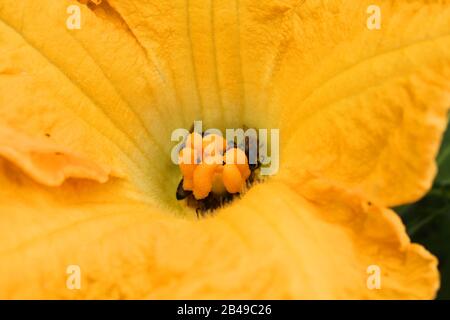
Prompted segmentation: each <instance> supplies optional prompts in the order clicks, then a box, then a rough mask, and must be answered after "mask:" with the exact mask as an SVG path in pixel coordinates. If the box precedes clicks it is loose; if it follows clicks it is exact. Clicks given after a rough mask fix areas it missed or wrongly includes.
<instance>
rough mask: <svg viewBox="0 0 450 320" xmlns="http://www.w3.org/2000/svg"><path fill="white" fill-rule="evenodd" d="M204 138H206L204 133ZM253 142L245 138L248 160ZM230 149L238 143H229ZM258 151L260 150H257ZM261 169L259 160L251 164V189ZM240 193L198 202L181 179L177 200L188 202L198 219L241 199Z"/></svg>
mask: <svg viewBox="0 0 450 320" xmlns="http://www.w3.org/2000/svg"><path fill="white" fill-rule="evenodd" d="M243 128H244V131H245V130H247V129H248V128H247V127H246V126H243ZM193 131H194V126H192V127H191V129H190V133H192V132H193ZM202 136H204V132H202ZM251 142H252V141H251V140H250V138H249V137H248V136H246V137H245V144H244V146H245V150H244V151H245V155H246V156H247V159H250V150H251V149H250V147H251V146H250V143H251ZM253 143H256V146H257V147H258V146H259V139H258V137H256V141H255V142H253ZM228 144H229V148H236V146H237V143H236V141H228ZM256 150H258V148H256ZM256 158H257V159H258V154H257V155H256ZM260 167H261V163H260V161H259V159H258V160H257V162H256V163H252V164H250V163H249V168H250V172H251V174H250V176H249V178H248V179H247V181H246V186H247V188H249V187H250V186H251V185H252V184H253V183H254V182H255V181H257V179H258V170H259V168H260ZM239 196H240V194H239V193H235V194H231V193H228V192H226V193H225V194H221V195H217V194H214V193H210V194H209V195H208V196H207V197H206V198H205V199H202V200H197V199H195V197H194V195H193V193H192V191H188V190H184V189H183V179H181V181H180V183H179V184H178V187H177V192H176V198H177V200H186V204H187V206H188V207H191V208H193V209H195V212H196V214H197V217H200V216H204V215H206V214H207V213H210V212H213V211H214V210H216V209H218V208H220V207H223V206H225V205H226V204H228V203H230V202H232V201H233V200H234V199H235V198H236V197H239Z"/></svg>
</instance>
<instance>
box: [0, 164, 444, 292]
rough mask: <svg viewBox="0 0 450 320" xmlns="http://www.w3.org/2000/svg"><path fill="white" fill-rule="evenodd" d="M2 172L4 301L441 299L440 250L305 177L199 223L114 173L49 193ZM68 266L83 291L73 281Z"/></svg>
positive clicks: (257, 192)
mask: <svg viewBox="0 0 450 320" xmlns="http://www.w3.org/2000/svg"><path fill="white" fill-rule="evenodd" d="M4 173H5V172H4V170H2V175H1V179H2V180H1V183H2V185H7V186H8V188H7V189H2V190H1V191H0V200H1V201H0V213H1V214H0V220H1V221H0V222H1V223H0V243H1V251H0V262H1V263H0V280H1V283H2V286H1V290H0V296H1V297H2V298H349V297H351V298H432V297H433V296H434V294H435V291H436V289H437V286H438V274H437V269H436V265H437V262H436V259H435V258H434V257H432V256H431V255H430V254H429V253H427V252H426V251H425V250H424V249H423V248H422V247H420V246H418V245H413V244H410V242H409V240H408V238H407V236H406V235H405V231H404V228H403V226H402V224H401V222H400V220H399V218H398V217H397V216H396V214H395V213H394V212H392V211H390V210H385V209H381V208H379V207H376V206H368V205H367V203H366V202H365V201H363V200H362V199H361V198H360V197H358V196H357V195H355V194H349V193H347V192H344V191H342V190H341V189H339V188H337V187H328V186H327V187H324V186H322V184H320V183H315V182H305V183H303V184H302V185H308V190H309V192H308V193H307V197H311V199H308V200H307V198H305V197H301V196H299V193H298V192H299V190H296V191H293V190H294V188H296V186H289V187H288V186H286V185H283V184H279V183H268V184H266V185H258V186H256V187H254V188H253V189H251V190H250V191H249V193H248V194H247V195H246V197H245V198H244V199H242V200H241V201H238V202H235V203H233V204H232V205H231V206H230V207H228V208H226V209H224V210H223V211H221V212H220V215H217V216H215V217H211V218H207V219H204V220H201V221H198V220H187V219H180V218H179V217H174V216H171V215H168V214H167V213H164V212H160V211H159V210H158V209H156V208H151V207H148V206H145V205H143V204H137V203H133V202H131V201H127V200H124V199H118V198H117V197H116V196H112V195H111V190H114V188H115V186H114V182H108V183H107V184H106V185H103V186H102V187H101V188H99V187H98V185H95V184H94V185H92V184H90V185H89V184H88V185H86V184H81V183H80V182H78V183H73V182H70V183H67V184H66V185H65V186H64V188H59V189H57V190H58V191H56V192H55V191H51V192H49V190H48V189H47V188H45V187H39V186H37V185H34V184H30V182H29V181H28V180H27V179H28V178H27V177H23V176H22V175H21V174H20V173H17V172H16V171H14V170H11V169H9V170H8V171H7V173H8V175H7V176H6V175H5V174H4ZM14 190H20V191H21V193H18V192H17V193H10V192H11V191H14ZM31 190H32V191H33V192H29V191H31ZM313 190H314V191H313ZM74 191H77V192H76V193H74ZM62 195H65V197H64V201H61V199H62V198H61V196H62ZM275 208H276V210H275ZM69 265H77V266H79V267H80V270H81V276H82V279H81V289H80V290H69V289H68V288H67V287H66V281H67V273H66V272H67V267H68V266H69ZM372 265H376V266H378V267H379V268H380V269H381V288H380V289H376V290H370V289H368V287H367V279H368V276H369V275H368V274H367V268H368V267H369V266H372Z"/></svg>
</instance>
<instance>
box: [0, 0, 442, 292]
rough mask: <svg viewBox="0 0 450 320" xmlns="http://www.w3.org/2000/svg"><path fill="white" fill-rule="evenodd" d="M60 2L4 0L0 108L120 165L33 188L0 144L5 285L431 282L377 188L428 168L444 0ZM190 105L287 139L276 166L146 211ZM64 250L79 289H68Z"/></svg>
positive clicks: (111, 287) (216, 121)
mask: <svg viewBox="0 0 450 320" xmlns="http://www.w3.org/2000/svg"><path fill="white" fill-rule="evenodd" d="M73 3H75V2H74V1H70V0H61V1H56V2H55V1H51V0H42V1H39V2H35V1H14V0H2V3H1V4H0V38H1V39H2V42H1V45H0V57H1V59H0V118H1V119H2V121H4V122H5V123H6V124H7V125H8V126H11V127H13V128H15V129H16V130H18V131H20V132H24V134H26V135H27V136H29V137H39V136H40V137H43V136H45V135H46V133H50V134H51V136H52V139H53V141H54V142H55V143H56V144H57V145H64V146H65V147H67V150H70V152H71V153H73V154H81V155H86V157H87V158H88V159H87V160H88V161H89V163H102V164H103V163H105V164H108V165H109V166H111V167H112V168H117V169H118V170H120V171H121V172H124V173H125V174H126V177H127V178H128V179H124V180H119V179H112V180H111V181H108V182H107V183H105V184H103V185H99V184H97V183H92V182H87V181H79V180H76V181H67V182H66V183H65V184H64V185H63V186H62V187H60V188H56V189H55V188H51V189H49V188H47V187H46V186H42V185H39V184H36V183H35V182H34V181H32V180H31V179H29V178H28V177H26V176H23V175H22V173H20V172H18V171H17V170H16V168H15V167H14V166H10V165H9V163H6V162H4V161H3V160H0V164H1V171H0V172H1V173H0V185H1V186H2V188H1V189H0V212H1V214H0V219H1V221H0V280H1V281H0V283H1V284H2V286H1V289H0V295H1V296H2V297H5V298H11V297H21V298H25V297H29V298H30V297H31V298H37V297H44V298H51V297H63V298H67V297H69V298H70V297H72V298H73V297H75V298H87V297H88V298H89V297H90V298H93V297H95V298H114V297H115V298H137V297H146V298H164V297H166V298H169V297H170V298H176V297H179V298H186V297H193V298H231V297H232V298H432V297H433V296H434V295H435V292H436V290H437V287H438V274H437V271H436V259H435V258H434V257H432V256H431V255H430V254H429V253H427V252H426V251H425V250H424V249H423V248H421V247H420V246H417V245H412V244H410V242H409V240H408V238H407V236H406V234H405V232H404V229H403V227H402V225H401V223H400V220H399V218H398V217H397V216H396V215H395V214H394V213H393V212H392V211H389V210H386V209H382V208H381V207H379V206H378V205H392V204H397V203H401V202H404V201H411V200H413V199H415V198H417V197H419V196H420V195H422V194H423V192H424V190H426V188H427V187H428V185H429V184H430V181H431V178H432V176H433V165H432V163H433V160H432V159H433V157H434V155H435V152H436V149H437V146H438V142H439V138H440V134H441V132H442V130H443V129H444V126H445V125H444V117H445V114H446V111H447V110H448V105H449V94H448V93H449V82H448V79H449V65H450V63H449V53H448V50H446V48H447V47H449V33H450V19H449V17H450V8H449V7H448V3H447V1H436V2H430V1H408V2H398V1H393V0H383V1H380V5H381V6H382V12H383V23H384V25H383V28H382V29H381V30H379V31H375V32H369V31H368V30H367V29H365V28H364V26H365V21H366V19H367V13H366V9H367V6H368V4H369V2H368V1H360V2H358V3H357V4H355V2H354V1H350V0H342V1H337V0H331V1H326V2H324V1H322V2H317V1H294V0H292V1H289V0H287V1H281V0H280V1H277V0H273V1H254V0H242V1H237V2H236V1H206V0H205V1H202V0H198V1H184V0H170V1H168V0H167V1H164V0H163V1H138V0H108V1H102V3H101V4H99V5H98V6H96V7H93V6H90V7H87V6H82V7H81V10H82V16H83V20H82V21H83V25H82V28H81V29H80V30H67V28H65V22H66V21H65V19H66V17H67V15H66V9H67V6H68V5H70V4H73ZM149 17H151V19H149ZM430 17H433V19H432V20H433V22H432V23H431V24H430V22H429V21H430ZM196 119H202V120H204V125H205V126H206V127H218V128H220V129H223V128H226V127H227V128H231V127H241V126H242V125H247V126H249V127H256V128H272V127H276V126H280V127H281V129H282V130H281V132H282V136H283V137H286V140H285V139H284V138H283V139H282V141H281V142H282V144H283V145H282V147H283V155H282V159H284V160H283V161H282V162H281V164H282V169H281V170H282V171H281V172H280V174H279V176H278V177H276V178H274V179H273V182H269V183H267V184H262V185H258V186H256V187H254V188H253V189H251V190H250V191H249V193H248V194H246V195H245V196H244V197H243V199H242V200H240V201H237V202H235V203H233V204H232V205H231V206H230V207H227V208H225V209H223V210H220V211H219V212H218V214H217V215H216V216H214V217H211V218H209V219H204V220H201V221H197V220H195V221H191V220H189V219H181V218H180V217H176V216H172V215H171V213H169V212H161V209H158V208H160V207H161V204H163V205H165V204H169V205H172V204H173V202H175V200H174V192H175V190H176V186H177V184H178V182H179V173H178V171H177V168H176V166H173V165H172V164H171V163H170V157H169V156H168V155H169V151H170V148H171V145H170V143H168V142H169V137H170V132H171V130H172V129H174V128H180V127H184V128H186V127H189V126H190V125H191V123H192V121H193V120H196ZM165 155H166V156H167V157H164V156H165ZM38 168H39V167H38ZM52 168H53V169H57V168H58V166H55V167H52ZM57 172H58V171H57V170H56V171H52V172H50V173H51V174H55V173H57ZM302 172H310V173H311V172H312V173H314V174H315V175H317V176H319V177H320V179H318V180H316V181H312V182H311V181H308V180H307V179H306V180H305V179H303V177H302V175H303V173H302ZM399 173H401V174H402V178H401V179H399V178H398V174H399ZM194 182H195V181H194ZM345 189H349V190H351V191H348V190H347V191H345ZM367 199H369V200H371V201H375V202H376V204H372V205H369V204H368V202H367ZM156 201H158V202H159V203H158V207H156V206H153V203H155V202H156ZM149 203H152V205H150V204H149ZM69 264H77V265H80V267H81V270H82V275H83V280H82V289H81V290H80V291H76V292H73V291H69V290H67V288H66V287H65V280H66V277H67V274H66V268H67V265H69ZM371 265H376V266H379V267H380V269H381V271H382V282H381V283H382V288H381V289H380V290H369V289H368V288H367V276H368V275H367V268H368V267H369V266H371ZM30 266H33V267H32V268H30Z"/></svg>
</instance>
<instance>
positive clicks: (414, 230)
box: [396, 123, 450, 299]
mask: <svg viewBox="0 0 450 320" xmlns="http://www.w3.org/2000/svg"><path fill="white" fill-rule="evenodd" d="M449 125H450V123H449ZM437 163H438V166H439V173H438V176H437V178H436V180H435V182H434V185H433V188H432V189H431V190H430V192H428V194H427V195H426V196H425V197H424V198H423V199H422V200H420V201H418V202H416V203H414V204H411V205H407V206H402V207H398V208H396V211H397V212H398V213H399V214H400V216H401V217H402V219H403V221H404V223H405V224H406V228H407V230H408V234H409V235H410V237H411V240H412V241H413V242H417V243H420V244H422V245H424V246H425V247H426V248H427V249H428V250H429V251H431V252H432V253H433V254H434V255H435V256H437V257H438V259H439V271H440V272H441V289H440V290H439V294H438V297H437V298H438V299H450V130H449V129H447V132H446V134H445V136H444V140H443V143H442V146H441V150H440V152H439V155H438V157H437Z"/></svg>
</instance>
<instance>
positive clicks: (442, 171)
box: [436, 130, 450, 184]
mask: <svg viewBox="0 0 450 320" xmlns="http://www.w3.org/2000/svg"><path fill="white" fill-rule="evenodd" d="M437 163H438V166H439V175H438V177H437V178H436V182H437V183H440V184H450V130H447V132H446V133H445V136H444V140H443V142H442V146H441V150H440V152H439V155H438V157H437Z"/></svg>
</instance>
